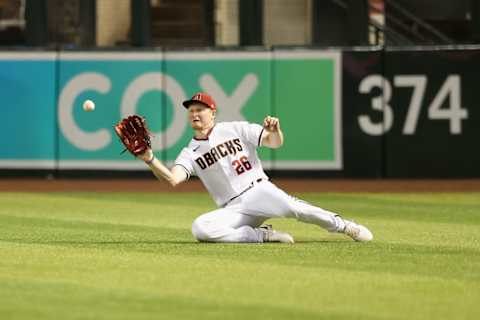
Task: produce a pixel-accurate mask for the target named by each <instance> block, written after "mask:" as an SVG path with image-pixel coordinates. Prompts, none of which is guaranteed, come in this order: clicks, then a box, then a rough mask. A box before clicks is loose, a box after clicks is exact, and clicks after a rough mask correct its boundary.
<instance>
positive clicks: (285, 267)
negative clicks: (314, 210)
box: [0, 193, 480, 319]
mask: <svg viewBox="0 0 480 320" xmlns="http://www.w3.org/2000/svg"><path fill="white" fill-rule="evenodd" d="M299 196H300V197H302V198H304V199H306V200H308V201H310V202H313V203H316V204H319V205H320V206H323V207H326V208H328V209H330V210H334V211H342V212H345V213H346V214H345V215H346V216H351V217H354V218H356V219H357V220H358V221H359V222H365V223H366V224H367V225H368V226H369V227H370V228H371V229H372V230H373V231H374V233H375V236H376V238H375V241H374V242H372V243H368V244H359V243H354V242H351V241H349V240H348V239H346V238H344V237H342V236H341V235H332V234H328V233H326V232H324V231H323V230H320V229H319V228H318V227H316V226H311V225H306V224H301V223H298V222H295V221H292V220H278V221H272V222H273V223H274V225H275V227H277V228H278V229H282V230H288V231H289V232H291V233H292V234H294V235H295V237H296V239H297V241H298V242H297V243H296V244H295V245H293V246H289V245H280V244H266V245H257V244H253V245H247V244H199V243H196V242H195V241H194V240H193V238H192V236H191V233H190V225H191V221H192V220H193V219H194V218H195V217H196V216H197V215H198V214H199V213H201V212H206V211H209V210H212V209H213V208H214V206H213V203H212V202H211V200H210V199H209V198H208V196H207V195H205V194H195V193H192V194H176V193H168V194H118V193H112V194H109V193H103V194H99V195H98V197H97V195H95V194H92V193H60V194H46V193H42V194H35V193H9V194H5V193H4V194H0V203H1V207H0V299H1V300H0V301H2V303H1V304H0V318H2V319H4V318H5V319H34V318H35V319H59V318H62V319H85V318H91V319H99V318H101V319H132V318H134V319H192V318H195V319H203V318H205V319H206V318H209V319H212V318H216V319H244V318H247V317H248V318H266V319H347V318H348V319H430V318H435V319H475V318H477V317H478V315H479V312H480V308H479V307H478V306H477V304H478V303H477V301H478V300H479V298H480V290H479V288H480V276H479V272H478V270H480V258H479V256H480V254H479V253H480V252H479V251H480V245H479V239H480V236H479V232H478V231H479V230H478V224H479V221H480V201H479V199H480V194H475V193H470V194H418V195H417V194H314V193H307V194H301V195H299ZM455 199H458V201H455ZM389 201H391V203H392V205H389ZM399 203H403V206H401V205H399ZM429 206H431V207H430V210H429ZM417 207H418V208H419V209H418V210H417V209H416V208H417ZM459 207H460V208H463V209H461V210H459V209H458V208H459ZM439 209H441V211H442V212H443V213H435V212H438V211H439ZM448 211H451V214H446V212H448ZM415 212H417V213H416V215H417V219H415V217H414V213H415ZM436 218H438V219H436Z"/></svg>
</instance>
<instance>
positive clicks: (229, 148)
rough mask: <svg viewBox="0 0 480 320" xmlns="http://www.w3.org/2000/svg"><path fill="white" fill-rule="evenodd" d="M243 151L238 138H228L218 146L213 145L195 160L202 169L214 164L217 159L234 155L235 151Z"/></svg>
mask: <svg viewBox="0 0 480 320" xmlns="http://www.w3.org/2000/svg"><path fill="white" fill-rule="evenodd" d="M240 151H243V146H242V144H241V143H240V139H238V138H237V139H233V140H228V141H225V142H223V143H220V144H219V145H218V146H216V147H213V148H212V149H210V151H208V152H206V153H204V154H203V155H201V156H200V157H198V158H197V159H195V162H196V163H197V164H198V165H199V166H200V168H201V169H202V170H204V169H206V168H207V167H210V166H211V165H213V164H215V163H216V162H217V161H218V160H220V159H222V158H224V157H226V156H228V155H229V154H231V155H236V154H237V152H240Z"/></svg>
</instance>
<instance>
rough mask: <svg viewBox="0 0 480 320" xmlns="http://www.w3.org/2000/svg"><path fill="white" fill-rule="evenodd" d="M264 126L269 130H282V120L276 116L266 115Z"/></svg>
mask: <svg viewBox="0 0 480 320" xmlns="http://www.w3.org/2000/svg"><path fill="white" fill-rule="evenodd" d="M263 127H264V128H265V130H267V131H269V132H277V131H279V130H280V120H279V119H278V118H275V117H270V116H266V117H265V119H264V120H263Z"/></svg>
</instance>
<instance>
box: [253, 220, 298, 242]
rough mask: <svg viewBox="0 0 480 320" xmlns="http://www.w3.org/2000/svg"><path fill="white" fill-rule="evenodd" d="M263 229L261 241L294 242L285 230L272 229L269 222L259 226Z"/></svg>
mask: <svg viewBox="0 0 480 320" xmlns="http://www.w3.org/2000/svg"><path fill="white" fill-rule="evenodd" d="M260 229H262V230H263V232H264V233H263V242H282V243H294V242H295V241H294V240H293V237H292V236H291V235H289V234H288V233H286V232H280V231H276V230H273V228H272V225H271V224H266V225H263V226H261V227H260Z"/></svg>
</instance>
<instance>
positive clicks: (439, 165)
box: [0, 48, 480, 177]
mask: <svg viewBox="0 0 480 320" xmlns="http://www.w3.org/2000/svg"><path fill="white" fill-rule="evenodd" d="M477 71H480V49H479V48H461V49H460V48H456V49H453V48H449V49H441V48H440V49H432V48H430V49H428V50H419V49H418V48H414V49H411V50H393V49H390V50H386V51H385V50H383V49H370V48H369V49H361V48H360V49H356V50H343V51H341V50H319V49H304V48H302V49H273V50H258V51H194V52H187V51H165V50H151V51H148V52H146V51H142V52H105V51H101V52H78V51H75V52H72V51H59V52H36V53H33V52H14V51H4V52H0V87H1V91H2V97H3V101H2V107H1V110H2V119H3V121H4V124H3V129H4V132H5V133H8V134H4V135H2V136H0V143H1V145H2V148H1V151H0V169H1V172H3V173H8V172H12V170H46V171H52V172H57V173H58V172H62V171H65V170H108V171H110V170H116V171H119V172H124V171H131V170H134V171H137V170H148V168H147V167H146V166H145V165H144V164H143V163H141V162H140V161H138V160H135V159H133V157H131V156H130V155H127V154H123V155H121V154H120V152H121V151H122V149H123V148H122V146H121V145H120V143H119V142H118V139H117V138H116V136H115V134H114V131H113V125H114V124H115V123H116V122H117V121H118V120H119V119H121V118H122V117H124V116H127V115H129V114H132V113H137V114H140V115H143V116H145V117H146V118H147V121H148V123H149V125H150V128H151V129H152V131H153V132H154V135H155V137H154V138H153V148H154V151H155V153H156V155H157V156H158V157H159V158H160V159H163V160H164V161H166V162H167V163H171V162H172V161H173V160H174V159H175V157H176V155H177V154H178V153H179V152H180V150H181V148H182V147H183V146H184V145H185V144H186V143H187V142H188V141H189V140H190V138H191V136H192V131H191V129H190V128H189V126H188V123H187V121H186V112H185V109H184V108H183V107H181V101H183V100H185V99H187V98H189V97H190V96H191V95H192V94H193V93H195V92H197V91H206V92H209V93H210V94H212V95H213V96H214V98H215V99H216V101H217V104H218V105H219V111H218V117H217V118H218V120H219V121H224V120H246V121H251V122H261V121H262V119H263V117H264V116H265V115H267V114H274V115H277V116H279V117H280V119H281V121H282V128H283V130H284V132H285V136H286V140H285V145H284V147H283V148H281V149H278V150H269V149H264V148H262V149H260V151H259V153H260V156H261V158H262V159H263V162H264V164H265V168H266V169H268V170H276V171H287V170H288V171H292V170H294V171H298V170H300V171H309V172H320V173H325V174H327V175H332V176H344V177H478V176H480V169H479V168H478V166H476V163H479V162H480V161H479V160H480V151H478V148H476V144H475V142H476V141H474V139H477V138H478V137H480V121H479V120H480V115H479V110H480V109H479V107H477V106H476V104H475V102H476V101H478V100H479V99H478V98H477V96H476V91H477V90H476V81H475V76H476V74H477V73H478V72H477ZM86 99H91V100H93V101H95V103H96V106H97V108H96V110H95V111H94V112H84V111H83V110H82V107H81V106H82V103H83V101H84V100H86Z"/></svg>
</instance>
